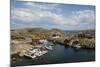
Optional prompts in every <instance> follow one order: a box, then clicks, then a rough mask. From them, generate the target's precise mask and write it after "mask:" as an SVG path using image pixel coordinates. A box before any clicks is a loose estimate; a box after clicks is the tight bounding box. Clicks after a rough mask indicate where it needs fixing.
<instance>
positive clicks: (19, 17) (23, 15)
mask: <svg viewBox="0 0 100 67" xmlns="http://www.w3.org/2000/svg"><path fill="white" fill-rule="evenodd" d="M24 5H26V6H25V7H23V8H22V7H21V8H16V7H15V8H12V9H11V20H12V21H18V22H19V23H18V24H17V22H12V23H13V24H14V23H15V24H17V25H19V27H20V24H21V26H23V27H25V26H26V27H27V25H29V26H31V27H32V26H33V27H35V26H41V27H48V28H55V27H57V28H60V29H76V26H77V28H78V27H79V28H81V27H85V28H89V27H88V26H89V25H91V26H90V28H93V26H94V22H95V16H94V10H80V11H72V13H70V15H67V13H66V15H63V13H62V14H61V13H57V12H52V10H57V11H58V12H59V10H61V8H58V7H57V6H59V5H57V4H54V5H48V4H43V3H42V4H40V3H33V2H26V3H24ZM62 11H64V10H62ZM13 24H12V25H13ZM50 25H51V26H50ZM21 28H22V27H21Z"/></svg>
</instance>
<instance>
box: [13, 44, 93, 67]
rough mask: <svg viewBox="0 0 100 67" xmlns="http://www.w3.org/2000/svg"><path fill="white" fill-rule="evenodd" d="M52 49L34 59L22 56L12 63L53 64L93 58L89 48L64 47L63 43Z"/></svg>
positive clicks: (91, 59)
mask: <svg viewBox="0 0 100 67" xmlns="http://www.w3.org/2000/svg"><path fill="white" fill-rule="evenodd" d="M53 49H54V50H52V51H49V52H48V53H47V54H45V55H43V56H41V57H38V58H36V59H34V60H32V59H29V58H26V57H22V58H21V59H22V60H21V61H18V60H17V61H16V63H13V64H12V65H18V66H19V65H21V66H23V65H40V64H54V63H71V62H84V61H94V60H95V50H93V49H92V50H91V49H78V50H77V49H74V48H71V47H65V46H63V45H55V46H54V47H53Z"/></svg>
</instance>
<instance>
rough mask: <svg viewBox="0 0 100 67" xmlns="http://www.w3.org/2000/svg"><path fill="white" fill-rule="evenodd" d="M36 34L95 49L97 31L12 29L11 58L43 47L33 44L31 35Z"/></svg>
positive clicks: (63, 43) (58, 41)
mask: <svg viewBox="0 0 100 67" xmlns="http://www.w3.org/2000/svg"><path fill="white" fill-rule="evenodd" d="M32 35H36V36H38V37H40V38H43V37H44V36H45V39H47V40H48V41H50V42H52V43H54V44H55V43H57V44H61V45H64V46H70V47H74V48H85V49H95V31H94V30H86V31H81V33H80V32H64V31H62V30H59V29H52V30H47V29H42V28H35V29H20V30H12V31H11V58H12V60H16V58H17V57H23V56H24V54H25V53H26V52H28V51H29V50H30V49H33V48H34V47H36V48H41V47H43V46H41V45H39V44H36V45H32V44H31V42H32V40H31V37H32Z"/></svg>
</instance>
